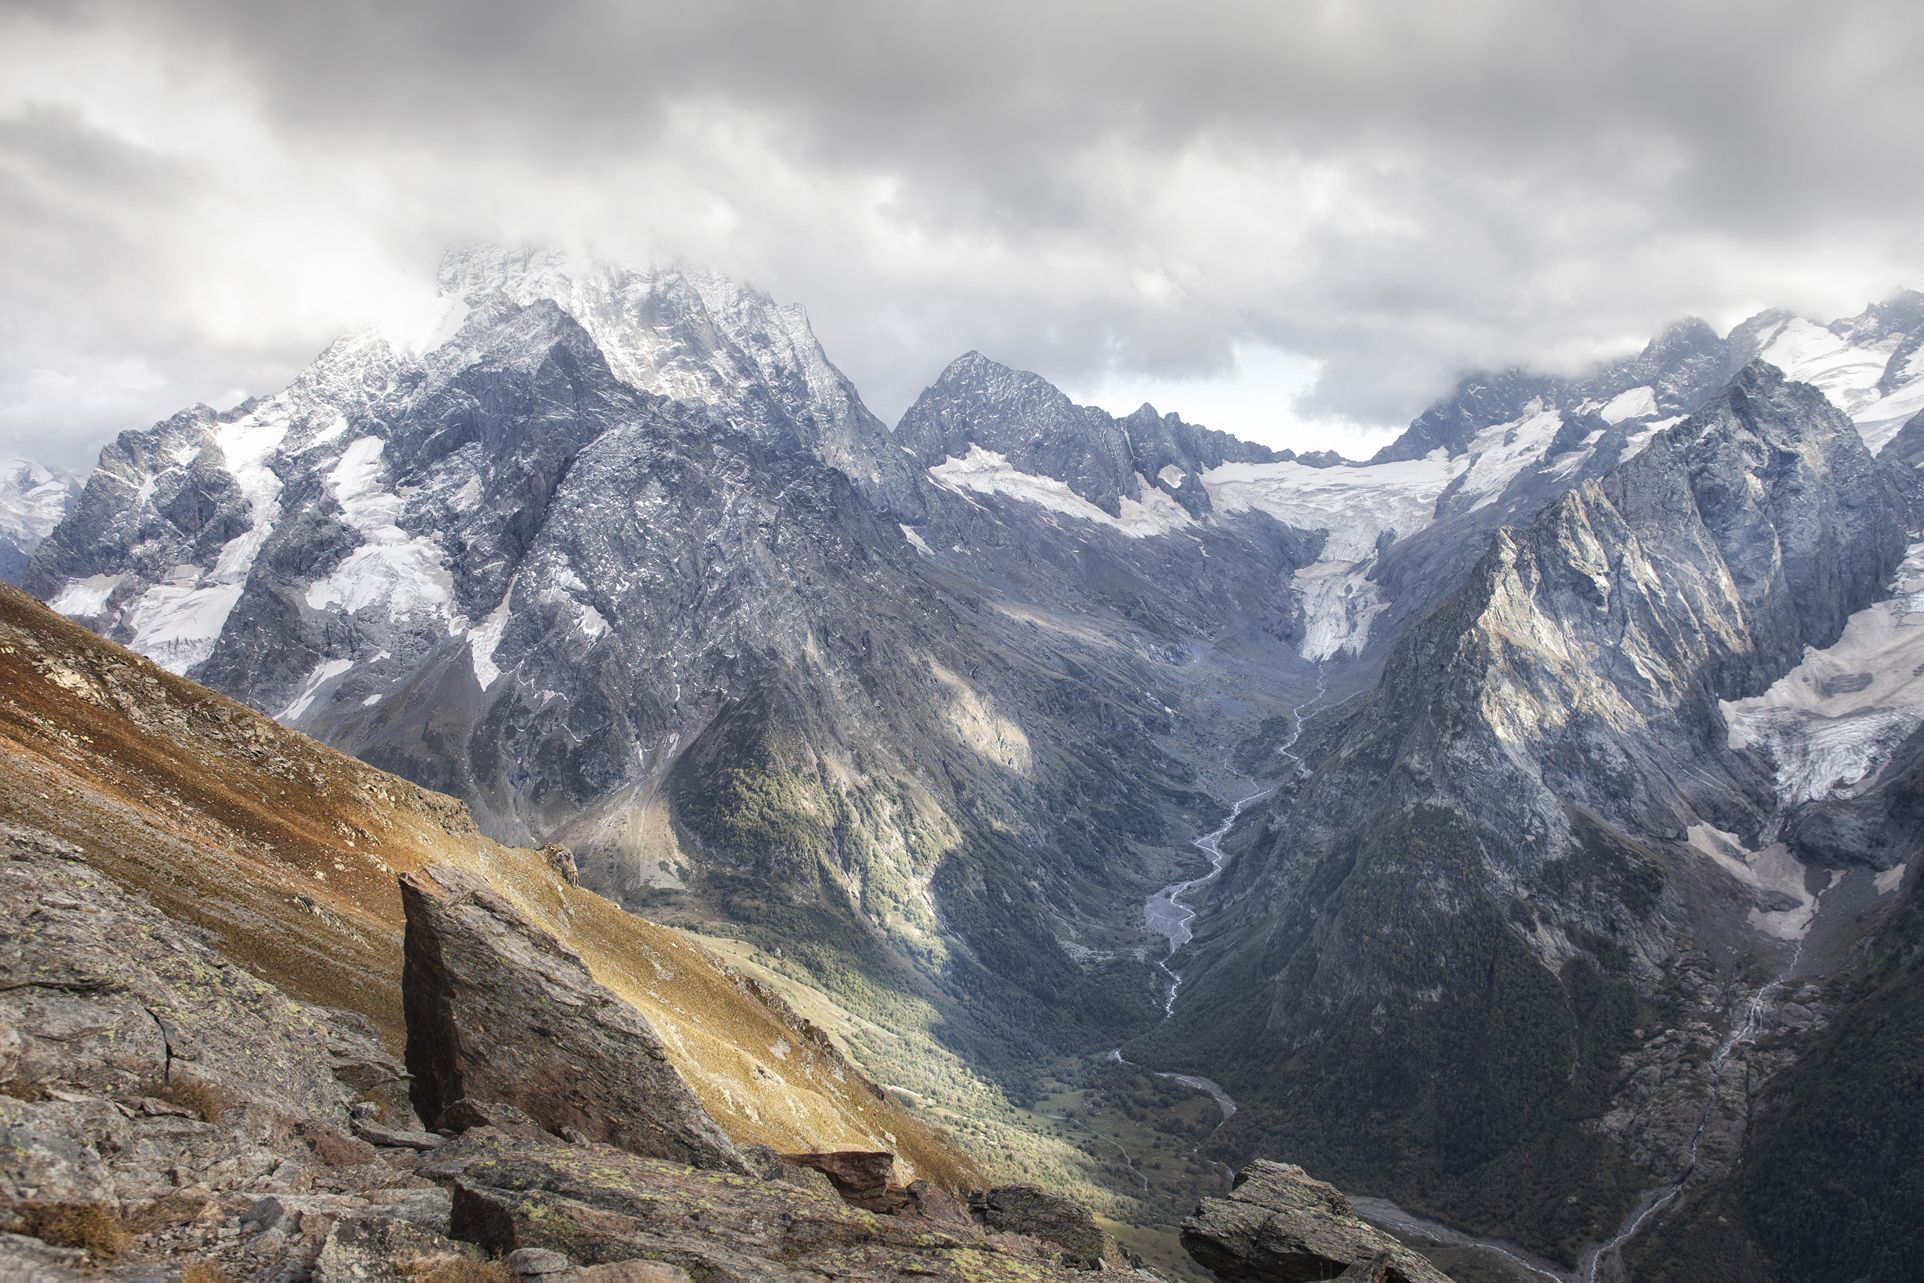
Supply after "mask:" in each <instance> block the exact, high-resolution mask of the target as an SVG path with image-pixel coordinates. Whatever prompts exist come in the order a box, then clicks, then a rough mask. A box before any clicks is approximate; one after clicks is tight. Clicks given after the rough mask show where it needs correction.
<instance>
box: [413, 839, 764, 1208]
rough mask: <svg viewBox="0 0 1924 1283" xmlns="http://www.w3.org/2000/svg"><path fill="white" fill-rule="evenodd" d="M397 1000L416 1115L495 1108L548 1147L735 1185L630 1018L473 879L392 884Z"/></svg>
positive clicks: (729, 1145) (656, 1046) (575, 960)
mask: <svg viewBox="0 0 1924 1283" xmlns="http://www.w3.org/2000/svg"><path fill="white" fill-rule="evenodd" d="M401 899H402V906H403V908H404V909H405V911H406V913H407V942H406V946H405V955H404V956H405V963H404V970H403V972H402V978H401V997H402V1002H403V1006H404V1007H405V1009H406V1012H407V1021H408V1047H407V1063H408V1069H409V1072H411V1073H412V1074H413V1075H414V1090H413V1099H414V1104H415V1108H416V1109H417V1110H418V1111H419V1112H420V1113H421V1115H422V1116H423V1117H425V1118H427V1119H428V1120H429V1121H430V1122H433V1121H436V1120H438V1119H439V1118H440V1117H441V1116H442V1115H443V1114H444V1113H445V1112H446V1111H447V1109H448V1107H449V1106H450V1105H453V1104H454V1103H455V1102H456V1101H458V1100H462V1099H464V1098H467V1099H474V1100H478V1101H500V1102H504V1103H506V1104H510V1105H513V1106H515V1107H516V1108H518V1109H520V1110H522V1111H524V1112H525V1113H527V1114H528V1115H529V1117H531V1118H533V1119H534V1120H535V1121H536V1122H538V1123H540V1124H541V1125H542V1126H543V1127H546V1128H547V1129H549V1130H550V1131H552V1132H554V1133H556V1134H557V1135H563V1134H569V1135H580V1136H583V1137H586V1138H587V1139H589V1140H596V1141H604V1142H606V1143H608V1144H611V1145H614V1146H617V1147H619V1148H621V1149H625V1150H628V1151H630V1152H632V1153H636V1154H643V1155H647V1156H649V1157H653V1158H662V1159H668V1160H671V1161H674V1162H681V1163H687V1164H689V1165H691V1166H696V1167H706V1168H712V1169H715V1170H720V1171H732V1172H743V1173H746V1172H747V1171H749V1170H750V1168H749V1164H748V1161H747V1159H745V1158H744V1157H743V1156H742V1154H741V1153H740V1151H738V1150H737V1149H736V1148H735V1145H734V1143H733V1142H732V1141H730V1140H729V1139H728V1137H727V1136H726V1135H725V1134H723V1132H722V1130H721V1128H720V1127H718V1126H716V1124H715V1120H714V1119H713V1118H711V1117H709V1115H708V1112H707V1111H706V1110H704V1109H703V1108H702V1107H701V1103H700V1102H699V1101H697V1100H696V1099H695V1096H694V1093H693V1092H691V1091H689V1089H688V1084H687V1083H686V1082H684V1081H683V1080H682V1077H681V1075H680V1074H678V1073H677V1072H676V1071H675V1068H674V1066H673V1065H671V1064H670V1063H669V1061H668V1057H667V1053H666V1052H665V1051H664V1050H663V1049H662V1045H661V1039H660V1038H658V1037H657V1036H656V1034H655V1031H654V1028H653V1027H652V1026H651V1025H650V1024H649V1023H648V1020H647V1018H646V1017H645V1016H643V1015H642V1014H641V1013H640V1012H639V1011H637V1010H635V1009H634V1008H633V1007H631V1006H629V1005H628V1004H627V1003H624V1002H623V1001H621V999H619V998H617V997H616V996H615V995H614V994H612V993H610V992H609V991H608V990H607V989H605V988H603V987H602V986H601V985H600V984H598V983H596V981H595V979H594V977H593V976H592V975H590V974H589V972H588V968H587V966H586V964H584V963H583V962H582V961H581V959H580V958H579V957H578V956H576V955H575V953H574V952H573V951H571V950H569V949H568V948H567V947H566V946H564V945H562V944H561V943H560V941H558V940H556V939H555V938H554V937H553V936H551V935H549V934H548V933H547V932H545V931H542V930H540V929H538V928H536V927H535V926H533V925H532V924H531V923H530V922H529V921H528V920H527V918H526V917H525V916H524V915H523V914H522V913H521V912H520V911H519V910H517V909H516V908H515V907H514V906H513V905H512V904H510V903H509V902H508V901H507V900H506V898H504V897H503V896H502V895H501V894H500V893H499V892H497V891H495V890H494V888H492V887H490V886H489V885H488V884H487V883H486V882H484V881H483V880H482V879H481V878H479V877H478V876H476V875H474V874H472V873H469V872H467V871H465V870H463V869H457V868H454V867H452V866H449V865H438V864H437V865H432V866H430V867H429V868H427V869H425V870H422V871H421V872H419V873H413V874H409V875H408V876H407V877H405V878H403V879H402V882H401Z"/></svg>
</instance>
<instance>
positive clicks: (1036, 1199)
mask: <svg viewBox="0 0 1924 1283" xmlns="http://www.w3.org/2000/svg"><path fill="white" fill-rule="evenodd" d="M969 1208H970V1210H971V1211H973V1212H974V1213H975V1215H976V1217H977V1218H978V1219H980V1220H981V1222H982V1223H983V1224H984V1225H986V1226H988V1227H989V1228H990V1229H992V1230H1000V1231H1001V1232H1002V1233H1004V1234H1026V1235H1028V1236H1029V1237H1030V1238H1034V1239H1039V1240H1041V1241H1042V1242H1044V1243H1048V1244H1050V1245H1052V1246H1054V1247H1056V1248H1059V1249H1061V1260H1062V1263H1063V1264H1064V1265H1066V1266H1068V1267H1069V1268H1071V1269H1077V1270H1102V1269H1112V1270H1121V1269H1128V1268H1130V1266H1131V1262H1130V1261H1129V1259H1128V1258H1127V1257H1126V1256H1124V1255H1123V1251H1122V1249H1121V1247H1119V1246H1118V1245H1117V1244H1116V1241H1115V1239H1113V1238H1111V1237H1110V1236H1109V1233H1108V1231H1107V1230H1105V1229H1103V1228H1102V1226H1100V1225H1098V1224H1096V1218H1095V1217H1094V1216H1093V1215H1092V1214H1091V1213H1090V1211H1089V1209H1088V1208H1086V1207H1084V1206H1083V1205H1082V1204H1080V1203H1077V1202H1073V1201H1071V1200H1070V1199H1066V1198H1064V1197H1062V1196H1061V1195H1060V1194H1051V1193H1050V1192H1049V1191H1048V1190H1046V1189H1043V1188H1042V1187H1041V1186H1038V1185H998V1186H996V1187H995V1188H994V1189H990V1190H985V1191H982V1192H980V1193H977V1194H974V1195H972V1196H971V1197H970V1199H969Z"/></svg>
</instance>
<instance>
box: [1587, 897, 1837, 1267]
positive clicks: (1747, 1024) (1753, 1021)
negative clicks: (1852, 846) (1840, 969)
mask: <svg viewBox="0 0 1924 1283" xmlns="http://www.w3.org/2000/svg"><path fill="white" fill-rule="evenodd" d="M1823 898H1824V897H1823V895H1822V894H1821V893H1820V894H1819V895H1818V896H1817V899H1816V900H1815V901H1813V902H1812V904H1811V907H1810V922H1809V923H1807V924H1806V925H1805V928H1804V930H1805V938H1804V939H1803V940H1799V941H1798V942H1797V948H1796V949H1795V950H1794V951H1793V952H1792V953H1791V955H1790V962H1789V964H1788V965H1786V966H1785V967H1784V969H1783V970H1782V971H1780V972H1778V973H1777V975H1776V976H1775V977H1773V978H1772V979H1771V980H1770V981H1769V982H1768V983H1766V984H1764V985H1763V986H1762V987H1760V988H1759V989H1758V990H1757V991H1756V992H1755V993H1753V994H1751V995H1750V1001H1749V1002H1748V1003H1747V1004H1745V1007H1744V1018H1743V1019H1742V1020H1741V1021H1739V1022H1738V1023H1737V1025H1736V1026H1735V1027H1734V1028H1732V1029H1731V1031H1730V1032H1729V1033H1728V1034H1726V1035H1724V1040H1723V1041H1722V1042H1721V1043H1719V1044H1718V1045H1717V1050H1716V1051H1715V1052H1713V1053H1712V1054H1711V1057H1710V1091H1709V1093H1708V1094H1707V1095H1706V1096H1705V1097H1704V1110H1703V1113H1702V1114H1700V1115H1698V1117H1697V1130H1696V1131H1694V1132H1692V1133H1691V1135H1690V1149H1689V1152H1688V1153H1687V1154H1686V1155H1685V1157H1684V1167H1683V1171H1682V1172H1681V1173H1679V1174H1678V1176H1677V1179H1676V1180H1674V1181H1672V1182H1671V1183H1670V1184H1668V1185H1660V1186H1658V1187H1657V1188H1656V1189H1654V1190H1650V1191H1648V1192H1646V1193H1645V1194H1644V1196H1643V1198H1642V1199H1641V1200H1639V1201H1638V1203H1637V1207H1636V1209H1635V1210H1634V1211H1632V1212H1631V1213H1630V1216H1629V1219H1627V1220H1626V1221H1624V1223H1623V1227H1622V1228H1621V1229H1619V1230H1618V1231H1617V1232H1616V1234H1615V1235H1614V1236H1613V1237H1612V1238H1610V1239H1609V1240H1608V1241H1607V1242H1605V1243H1602V1244H1600V1245H1599V1246H1598V1247H1597V1248H1596V1249H1595V1250H1593V1251H1592V1252H1591V1253H1590V1254H1589V1255H1588V1256H1587V1257H1585V1258H1584V1262H1583V1271H1582V1273H1583V1283H1597V1280H1598V1277H1599V1274H1598V1272H1599V1271H1600V1270H1602V1268H1603V1263H1604V1262H1605V1261H1607V1260H1609V1259H1610V1258H1611V1257H1613V1256H1616V1255H1617V1254H1618V1253H1619V1252H1621V1251H1622V1250H1623V1246H1624V1244H1626V1243H1628V1242H1629V1241H1630V1240H1631V1239H1633V1238H1635V1237H1637V1235H1638V1234H1639V1233H1641V1232H1642V1231H1643V1227H1644V1226H1645V1225H1648V1224H1649V1223H1650V1220H1651V1218H1652V1217H1654V1216H1656V1214H1657V1213H1658V1212H1660V1211H1662V1210H1663V1209H1664V1208H1666V1207H1668V1206H1669V1205H1670V1204H1671V1203H1672V1202H1674V1201H1676V1198H1677V1196H1678V1195H1679V1194H1681V1193H1683V1191H1684V1186H1685V1185H1687V1184H1688V1183H1689V1182H1690V1177H1691V1174H1692V1173H1694V1172H1695V1171H1696V1170H1697V1153H1698V1151H1699V1150H1700V1149H1702V1148H1703V1142H1704V1132H1705V1131H1706V1130H1708V1129H1709V1127H1710V1119H1711V1116H1712V1115H1713V1114H1715V1113H1716V1111H1717V1102H1718V1100H1719V1099H1720V1098H1721V1097H1722V1095H1723V1086H1724V1066H1725V1065H1726V1064H1727V1063H1728V1062H1729V1060H1730V1054H1731V1053H1732V1052H1734V1051H1736V1050H1737V1048H1739V1047H1741V1046H1743V1045H1744V1044H1745V1043H1747V1042H1749V1041H1750V1040H1751V1039H1752V1038H1755V1037H1756V1036H1757V1034H1758V1033H1759V1032H1760V1031H1761V1030H1762V1029H1763V1027H1764V1012H1765V1011H1766V1010H1767V1009H1768V1008H1769V1006H1770V1001H1771V999H1772V998H1773V997H1775V996H1776V994H1777V991H1778V990H1779V989H1782V988H1783V987H1784V983H1785V982H1786V981H1787V980H1789V979H1790V977H1791V973H1793V972H1794V971H1796V970H1797V964H1798V963H1799V962H1801V961H1803V957H1804V943H1805V940H1808V939H1809V932H1810V929H1811V927H1810V923H1814V922H1815V921H1816V919H1817V910H1818V908H1819V906H1820V905H1821V904H1822V903H1823Z"/></svg>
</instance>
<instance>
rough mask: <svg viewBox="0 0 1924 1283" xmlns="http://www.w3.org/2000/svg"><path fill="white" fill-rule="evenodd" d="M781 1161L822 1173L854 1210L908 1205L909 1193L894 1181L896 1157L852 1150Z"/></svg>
mask: <svg viewBox="0 0 1924 1283" xmlns="http://www.w3.org/2000/svg"><path fill="white" fill-rule="evenodd" d="M781 1161H782V1163H783V1164H784V1165H787V1166H790V1167H802V1168H807V1169H809V1170H810V1171H817V1172H820V1173H821V1174H822V1175H824V1176H826V1177H827V1178H828V1181H829V1184H831V1185H833V1186H834V1187H835V1192H836V1193H837V1194H839V1195H841V1198H842V1201H843V1202H845V1203H847V1204H848V1205H849V1206H851V1207H860V1208H863V1209H865V1210H867V1211H871V1212H881V1213H889V1212H899V1211H901V1210H902V1209H903V1208H904V1207H907V1206H908V1201H909V1198H908V1190H907V1189H906V1188H905V1187H904V1186H903V1185H902V1184H901V1183H900V1182H899V1181H897V1180H896V1178H895V1155H893V1154H890V1153H885V1152H881V1151H869V1150H854V1149H849V1150H838V1151H834V1152H831V1153H824V1154H783V1155H782V1156H781Z"/></svg>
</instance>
